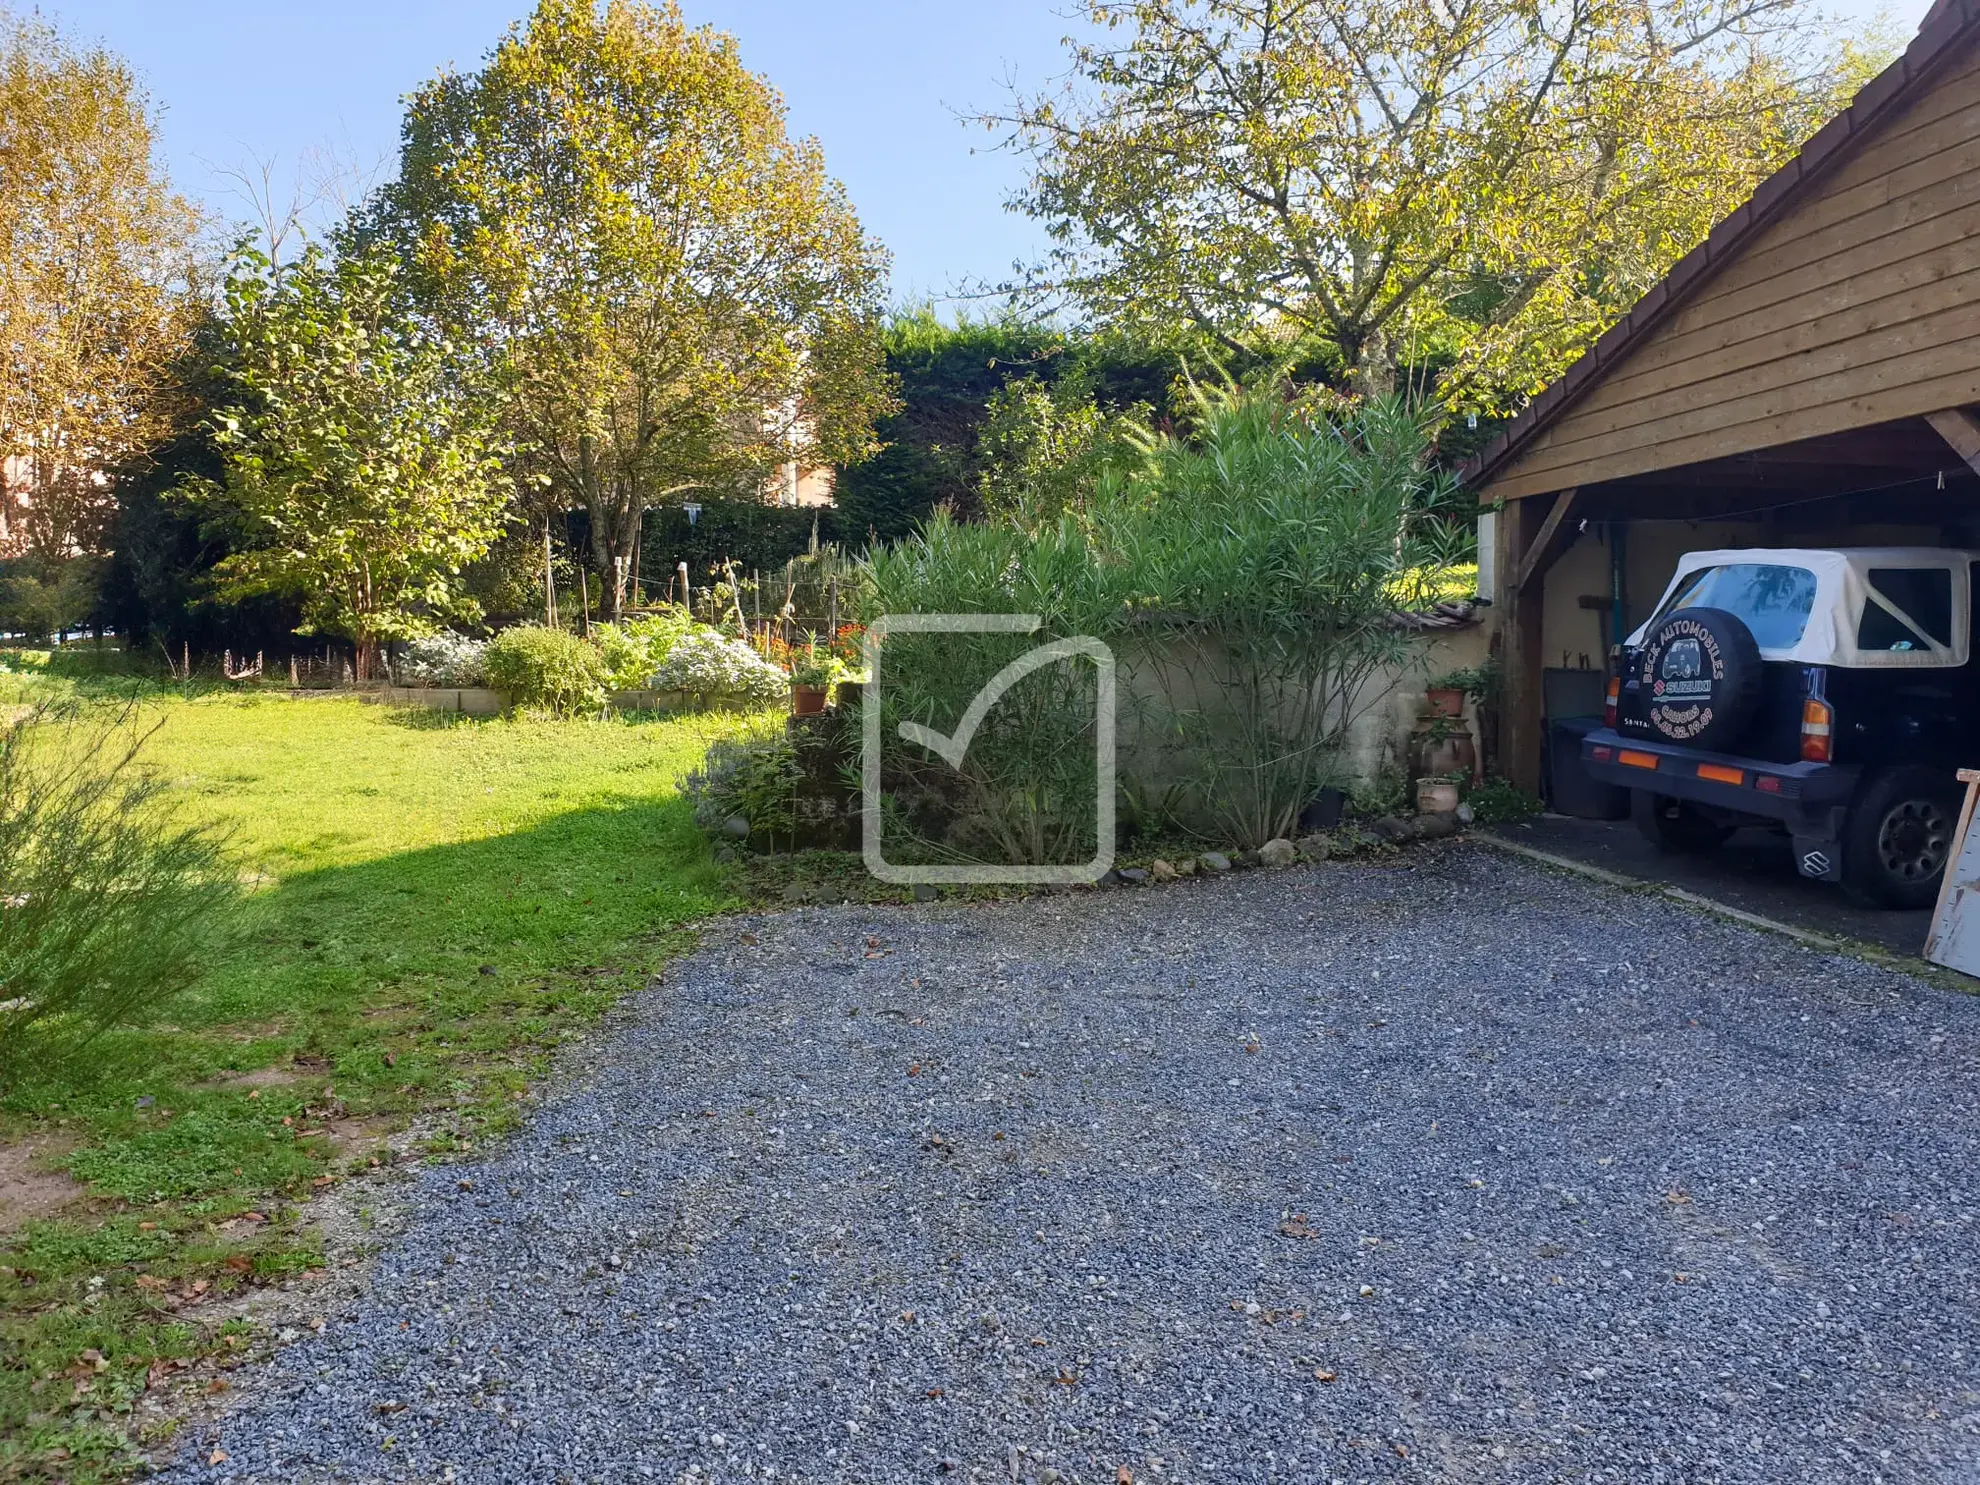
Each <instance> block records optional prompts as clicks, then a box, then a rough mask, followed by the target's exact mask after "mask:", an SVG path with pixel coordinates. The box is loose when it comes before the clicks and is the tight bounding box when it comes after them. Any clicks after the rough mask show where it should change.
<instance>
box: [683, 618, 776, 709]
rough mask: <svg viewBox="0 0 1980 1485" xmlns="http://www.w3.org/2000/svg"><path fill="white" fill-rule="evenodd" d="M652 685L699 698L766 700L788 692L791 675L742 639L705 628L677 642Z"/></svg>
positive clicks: (689, 632) (772, 699)
mask: <svg viewBox="0 0 1980 1485" xmlns="http://www.w3.org/2000/svg"><path fill="white" fill-rule="evenodd" d="M653 686H654V689H655V690H658V691H685V692H687V693H688V694H689V695H690V696H696V697H704V698H705V697H735V698H737V699H740V700H746V701H766V702H767V701H776V700H779V699H780V698H782V697H784V696H786V695H788V694H789V692H790V688H791V678H790V677H789V676H788V675H786V674H785V673H784V671H783V670H782V669H781V668H780V667H778V666H775V665H772V664H771V663H770V662H769V661H768V660H765V659H764V658H763V657H762V656H761V655H759V654H757V653H756V651H755V650H752V649H751V648H750V647H749V646H748V645H746V644H744V643H743V642H742V641H741V640H736V639H727V638H725V637H724V636H722V635H721V634H719V633H717V632H716V631H715V630H713V629H709V628H705V627H704V628H697V629H691V630H689V631H688V632H687V633H686V634H684V635H682V636H681V637H680V638H679V639H677V640H675V641H674V644H673V646H672V648H670V649H669V650H668V651H667V658H666V659H664V660H662V661H661V662H660V666H659V668H658V669H657V670H655V671H654V673H653Z"/></svg>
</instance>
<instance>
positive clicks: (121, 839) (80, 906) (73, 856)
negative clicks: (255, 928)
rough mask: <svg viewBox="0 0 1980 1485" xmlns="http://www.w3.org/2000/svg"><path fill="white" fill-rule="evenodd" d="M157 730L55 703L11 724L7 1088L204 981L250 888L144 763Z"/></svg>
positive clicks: (1, 737) (3, 928)
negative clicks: (241, 891) (177, 809)
mask: <svg viewBox="0 0 1980 1485" xmlns="http://www.w3.org/2000/svg"><path fill="white" fill-rule="evenodd" d="M149 735H150V734H149V733H148V732H140V731H138V730H136V729H135V728H134V727H133V726H132V725H131V716H130V713H128V712H126V713H124V714H122V715H121V716H120V717H118V718H116V719H115V720H113V721H108V722H105V721H101V720H94V719H93V714H92V713H91V712H89V711H87V710H85V709H83V708H82V707H80V706H78V705H74V704H71V705H69V706H65V707H60V708H48V707H42V708H38V709H36V710H35V711H32V712H30V713H28V714H26V715H24V716H22V717H20V718H18V719H16V720H15V721H13V722H11V723H9V724H8V725H7V726H6V727H5V728H4V729H0V890H3V891H4V896H0V1083H5V1082H7V1081H10V1080H11V1079H12V1078H16V1077H18V1076H20V1075H21V1074H22V1073H23V1072H24V1071H25V1070H27V1069H28V1068H30V1067H34V1068H37V1069H46V1068H48V1067H50V1066H54V1065H59V1064H60V1063H61V1062H62V1061H63V1060H64V1059H66V1058H68V1057H70V1056H72V1055H73V1054H74V1053H75V1052H76V1051H77V1050H78V1049H79V1048H81V1047H82V1046H83V1045H85V1044H86V1043H87V1042H89V1041H90V1040H91V1039H92V1038H93V1037H95V1036H96V1035H98V1034H99V1033H101V1032H103V1031H104V1030H106V1029H108V1028H110V1027H113V1026H117V1025H120V1024H128V1023H131V1022H134V1021H136V1020H139V1019H142V1018H143V1017H144V1016H145V1015H147V1014H149V1013H152V1012H155V1011H156V1010H157V1009H158V1008H159V1007H160V1006H161V1005H163V1004H164V1003H165V1002H166V1001H167V1000H169V999H171V997H172V996H174V995H176V994H177V993H178V992H180V991H181V990H184V989H185V988H186V987H187V986H189V985H190V984H192V983H193V981H194V980H195V979H196V978H197V977H198V974H199V971H200V966H201V965H202V964H203V963H204V962H205V960H206V956H207V954H208V953H209V952H210V950H211V948H212V947H213V945H214V941H215V940H216V938H217V937H218V936H219V934H220V933H221V932H222V931H223V930H224V928H225V926H226V922H227V918H228V913H227V910H228V909H229V908H230V907H231V906H232V904H233V902H234V900H235V898H236V895H237V893H238V887H237V885H236V879H235V875H234V873H233V872H232V871H230V870H229V869H228V868H227V866H226V863H225V861H224V860H223V858H222V854H221V843H220V840H219V838H218V837H217V836H216V835H215V833H214V832H213V831H212V829H211V828H210V827H208V826H205V825H200V824H194V825H187V824H185V823H184V822H183V821H182V819H181V818H180V817H178V816H177V815H176V814H175V813H174V812H173V810H172V808H171V805H170V803H169V799H168V785H167V784H166V783H165V782H163V781H162V780H160V779H158V778H156V777H154V776H153V775H152V774H151V773H149V772H148V771H147V770H145V769H144V768H143V767H142V766H141V765H140V763H139V761H138V754H139V750H140V749H141V748H142V746H143V744H144V741H145V739H146V737H148V736H149Z"/></svg>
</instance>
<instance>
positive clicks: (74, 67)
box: [0, 12, 199, 560]
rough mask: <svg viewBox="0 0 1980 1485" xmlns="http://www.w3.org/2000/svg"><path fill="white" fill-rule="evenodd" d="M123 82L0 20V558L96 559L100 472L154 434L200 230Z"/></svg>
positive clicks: (122, 68) (134, 88)
mask: <svg viewBox="0 0 1980 1485" xmlns="http://www.w3.org/2000/svg"><path fill="white" fill-rule="evenodd" d="M153 144H154V139H153V119H152V114H151V110H150V105H149V102H148V101H147V99H146V98H145V95H144V93H143V92H142V90H140V89H139V87H138V85H137V82H136V79H135V78H134V77H133V76H132V75H131V71H130V69H129V68H128V67H127V66H126V65H125V64H124V63H123V62H122V61H121V60H119V59H118V58H116V57H114V56H112V55H110V54H109V53H108V52H105V51H102V50H100V49H99V50H89V51H83V50H78V49H76V48H75V47H73V46H71V45H69V44H68V43H67V42H66V41H64V40H63V39H62V37H61V36H60V35H59V34H58V33H57V32H55V31H54V30H53V29H51V28H50V27H48V26H46V25H43V24H41V23H40V22H37V21H30V20H18V19H12V18H9V17H8V16H7V15H5V14H4V13H3V12H0V182H4V183H5V184H4V186H0V545H4V547H5V549H7V550H11V551H15V552H19V551H27V550H32V551H35V552H37V553H39V554H41V555H42V556H43V557H44V558H48V559H51V560H52V559H55V558H59V557H64V556H67V555H70V554H72V553H74V552H77V551H96V550H100V548H101V546H102V544H103V539H104V534H105V530H106V527H107V525H108V523H109V521H110V519H111V516H112V514H113V511H114V502H113V501H112V499H111V496H110V492H109V490H108V487H107V485H106V482H105V475H106V473H107V471H109V470H110V469H111V468H113V467H114V466H116V465H118V464H120V463H122V462H124V461H125V460H127V459H128V458H130V457H131V456H132V455H133V454H134V453H136V452H138V451H140V450H142V449H143V448H144V447H145V446H146V445H147V444H148V443H149V442H150V440H151V439H152V438H153V437H154V436H155V435H156V433H157V431H158V428H159V423H160V417H161V408H162V404H163V403H164V401H165V399H166V397H167V395H168V394H169V392H170V390H171V381H170V375H169V373H170V371H171V368H172V366H173V363H174V359H175V357H176V356H177V355H178V353H179V351H180V349H181V348H182V347H183V345H184V344H185V339H186V336H187V333H188V331H189V329H190V326H191V324H192V321H193V318H194V312H195V306H194V304H193V303H192V296H191V295H189V294H188V292H187V280H188V275H189V274H190V273H191V271H192V266H193V249H194V243H195V237H196V233H197V231H198V227H199V218H198V216H197V214H196V213H195V212H194V210H193V209H192V208H191V207H190V206H188V205H187V204H186V203H185V202H184V201H183V200H182V199H180V198H179V197H178V196H176V195H174V194H173V193H172V190H171V188H170V186H169V185H168V184H167V182H166V179H165V175H164V172H163V171H162V170H161V169H160V168H159V166H158V164H157V162H156V161H155V159H154V158H153Z"/></svg>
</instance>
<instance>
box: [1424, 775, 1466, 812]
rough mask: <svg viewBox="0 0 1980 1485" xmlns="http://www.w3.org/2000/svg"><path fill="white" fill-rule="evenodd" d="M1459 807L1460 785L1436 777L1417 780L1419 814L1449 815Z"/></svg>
mask: <svg viewBox="0 0 1980 1485" xmlns="http://www.w3.org/2000/svg"><path fill="white" fill-rule="evenodd" d="M1457 807H1458V786H1457V785H1456V784H1444V783H1439V782H1438V781H1437V780H1435V779H1418V780H1417V781H1416V812H1417V813H1418V814H1419V815H1447V814H1449V813H1450V812H1451V811H1452V810H1454V809H1456V808H1457Z"/></svg>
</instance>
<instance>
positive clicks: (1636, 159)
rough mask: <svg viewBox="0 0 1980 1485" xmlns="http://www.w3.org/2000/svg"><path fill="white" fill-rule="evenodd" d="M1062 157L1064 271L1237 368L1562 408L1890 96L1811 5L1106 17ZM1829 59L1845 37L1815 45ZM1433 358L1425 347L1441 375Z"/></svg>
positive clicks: (1045, 123) (1209, 0)
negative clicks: (1598, 365) (1815, 152)
mask: <svg viewBox="0 0 1980 1485" xmlns="http://www.w3.org/2000/svg"><path fill="white" fill-rule="evenodd" d="M1087 17H1088V19H1089V20H1090V21H1091V22H1092V24H1093V28H1094V38H1095V39H1090V40H1087V41H1083V42H1080V43H1077V44H1075V45H1074V47H1073V56H1074V62H1075V72H1076V81H1075V82H1074V83H1073V84H1072V85H1071V86H1070V87H1069V88H1068V90H1067V92H1066V93H1065V94H1064V95H1063V96H1060V97H1020V98H1019V99H1018V100H1017V107H1016V108H1015V109H1014V110H1013V111H1011V112H1010V113H1009V114H1008V115H1006V116H992V117H991V118H989V119H988V120H986V122H988V123H990V124H991V125H992V126H993V127H994V126H1004V127H1008V128H1010V129H1011V130H1012V138H1013V139H1014V141H1015V142H1016V143H1017V144H1018V145H1019V146H1020V147H1021V148H1024V149H1026V150H1028V151H1029V152H1030V153H1031V155H1032V157H1033V161H1034V169H1033V174H1032V178H1031V181H1030V184H1029V186H1028V188H1027V189H1025V190H1024V191H1023V192H1022V193H1021V194H1020V195H1019V196H1018V198H1017V202H1016V204H1017V205H1018V206H1020V207H1021V208H1022V209H1024V210H1025V211H1028V212H1030V213H1031V214H1033V215H1035V216H1037V217H1039V218H1042V219H1043V220H1044V221H1045V222H1046V223H1047V224H1048V226H1049V230H1050V231H1051V233H1052V235H1053V237H1054V238H1055V240H1056V246H1055V250H1054V252H1053V255H1052V257H1053V261H1052V263H1051V264H1050V265H1049V267H1048V268H1047V269H1046V275H1047V276H1048V277H1049V278H1050V279H1051V280H1052V281H1053V282H1054V283H1056V284H1058V285H1060V286H1062V287H1064V288H1067V289H1070V290H1071V291H1072V292H1073V293H1074V294H1075V295H1076V296H1077V297H1078V298H1079V299H1081V300H1082V301H1084V302H1085V304H1086V305H1087V306H1088V307H1090V308H1091V309H1092V310H1093V311H1095V312H1097V313H1098V314H1099V315H1101V316H1102V317H1104V318H1106V319H1108V320H1111V321H1113V322H1115V323H1120V324H1125V325H1129V326H1138V327H1143V328H1145V329H1148V330H1151V331H1159V330H1160V329H1161V328H1162V327H1163V326H1164V325H1169V326H1173V325H1175V324H1187V325H1189V326H1192V327H1194V329H1195V330H1196V331H1197V332H1198V333H1200V334H1201V335H1204V336H1207V337H1209V338H1210V339H1212V340H1213V341H1215V342H1218V343H1221V344H1222V345H1223V346H1224V347H1226V348H1227V349H1231V350H1241V351H1257V350H1259V349H1261V348H1268V349H1269V348H1274V347H1276V348H1280V349H1285V350H1298V349H1303V348H1307V347H1310V346H1312V345H1313V344H1314V343H1315V342H1318V343H1320V344H1323V345H1325V346H1327V347H1329V348H1331V349H1332V350H1333V351H1334V352H1335V353H1337V354H1338V355H1339V357H1340V358H1341V360H1342V362H1343V363H1344V366H1345V368H1346V369H1347V370H1348V371H1349V372H1350V373H1351V374H1352V376H1353V378H1354V380H1355V382H1356V383H1357V385H1358V386H1359V387H1360V388H1361V389H1362V390H1364V391H1371V392H1379V391H1382V390H1386V389H1387V388H1389V387H1390V386H1391V385H1392V384H1393V381H1394V376H1395V370H1396V365H1397V361H1398V357H1399V355H1401V356H1403V357H1405V358H1407V359H1411V360H1423V359H1432V358H1440V357H1441V358H1448V359H1449V361H1451V362H1452V363H1454V364H1452V365H1451V369H1450V371H1449V372H1448V373H1447V374H1446V376H1445V379H1444V386H1443V392H1444V395H1445V396H1446V398H1447V399H1448V400H1450V401H1451V402H1452V403H1453V405H1456V406H1472V407H1478V406H1481V405H1483V406H1490V405H1492V404H1493V403H1495V402H1499V401H1503V400H1505V399H1508V398H1514V399H1516V398H1517V397H1518V396H1520V395H1522V394H1524V393H1526V392H1528V391H1531V390H1534V389H1537V388H1538V387H1540V386H1542V385H1544V384H1545V383H1546V382H1547V381H1549V380H1550V379H1551V378H1552V377H1553V376H1554V375H1555V374H1556V373H1558V371H1560V370H1561V369H1562V368H1563V366H1564V365H1565V364H1566V362H1567V361H1569V360H1571V359H1572V358H1573V356H1574V355H1576V354H1577V353H1578V352H1579V351H1580V349H1582V348H1583V347H1584V346H1585V345H1586V344H1588V343H1589V341H1590V340H1592V338H1593V337H1594V336H1596V335H1597V334H1599V333H1600V332H1601V330H1602V329H1603V328H1604V327H1605V326H1606V325H1607V324H1608V323H1609V322H1610V321H1611V320H1612V319H1613V318H1614V317H1615V316H1616V315H1617V314H1618V313H1619V312H1620V311H1621V310H1623V309H1625V308H1627V306H1628V305H1629V304H1630V303H1632V302H1633V301H1634V299H1635V298H1636V297H1637V296H1638V295H1639V294H1641V293H1642V292H1643V291H1644V290H1645V289H1647V288H1648V287H1649V286H1650V285H1651V284H1653V283H1654V282H1655V281H1656V280H1657V279H1658V278H1659V277H1661V276H1662V274H1663V273H1664V271H1665V270H1666V269H1667V268H1668V267H1669V266H1670V265H1671V263H1672V262H1674V261H1675V260H1676V259H1677V257H1679V256H1680V255H1681V254H1682V253H1684V252H1685V251H1686V250H1687V249H1689V248H1690V247H1691V246H1692V245H1693V244H1694V243H1696V242H1697V241H1699V240H1700V239H1701V238H1702V237H1703V236H1704V235H1705V233H1706V231H1707V230H1708V229H1709V228H1710V226H1711V225H1712V223H1713V222H1714V221H1716V220H1717V219H1718V218H1719V217H1720V216H1722V215H1723V214H1725V213H1726V212H1727V211H1729V210H1730V209H1732V208H1733V207H1734V206H1735V205H1737V204H1738V203H1739V202H1740V201H1741V200H1742V199H1744V197H1745V196H1746V195H1747V194H1748V193H1749V192H1750V191H1751V190H1752V188H1753V187H1754V186H1755V185H1756V184H1758V182H1759V181H1760V180H1761V179H1763V178H1764V177H1765V175H1766V174H1767V173H1768V172H1769V171H1770V170H1771V169H1772V168H1773V167H1774V166H1776V165H1777V164H1779V163H1780V161H1781V160H1782V159H1783V158H1784V157H1785V156H1786V155H1787V153H1788V152H1790V151H1791V150H1792V149H1793V148H1794V147H1795V146H1796V145H1797V144H1798V143H1799V141H1800V140H1801V139H1802V138H1803V137H1805V136H1806V135H1807V134H1808V133H1809V132H1811V131H1812V129H1813V128H1814V127H1816V126H1817V125H1819V124H1820V122H1821V121H1822V120H1823V118H1825V117H1826V116H1827V115H1828V114H1829V113H1830V112H1832V111H1833V110H1834V109H1835V108H1836V107H1837V106H1839V104H1840V103H1842V102H1844V101H1846V100H1847V98H1848V96H1849V94H1850V92H1851V91H1853V89H1854V88H1855V87H1856V86H1857V85H1859V84H1860V83H1861V82H1862V81H1863V80H1864V79H1865V77H1866V76H1867V68H1868V62H1867V60H1866V59H1865V58H1864V57H1863V56H1862V55H1861V54H1860V53H1858V52H1856V51H1854V50H1852V49H1850V48H1847V47H1845V48H1842V49H1841V50H1840V51H1835V50H1831V51H1822V50H1820V48H1821V46H1822V45H1824V43H1823V42H1822V41H1821V39H1820V38H1821V35H1822V33H1821V32H1820V31H1819V29H1817V28H1816V19H1815V17H1814V16H1813V15H1812V13H1811V12H1810V10H1809V7H1808V6H1807V5H1806V3H1805V0H1091V3H1089V4H1088V6H1087ZM1811 36H1812V37H1814V38H1816V39H1815V40H1811V39H1810V38H1811ZM1412 349H1413V352H1414V354H1413V355H1412V354H1411V351H1412Z"/></svg>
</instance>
